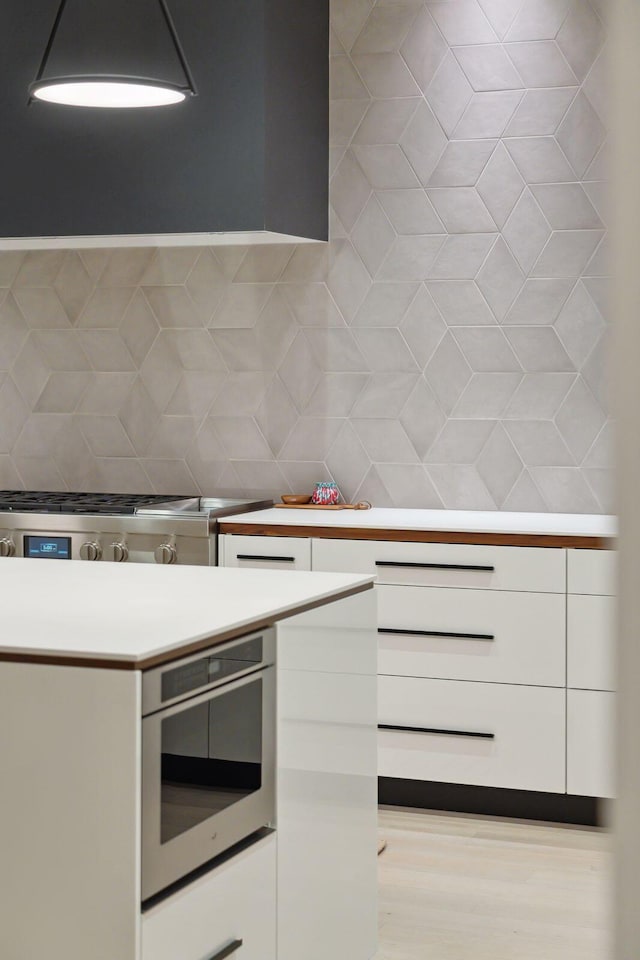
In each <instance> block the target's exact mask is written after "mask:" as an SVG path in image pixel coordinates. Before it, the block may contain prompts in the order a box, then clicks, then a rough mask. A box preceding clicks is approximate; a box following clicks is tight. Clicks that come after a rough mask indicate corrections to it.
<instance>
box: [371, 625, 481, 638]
mask: <svg viewBox="0 0 640 960" xmlns="http://www.w3.org/2000/svg"><path fill="white" fill-rule="evenodd" d="M378 633H383V634H388V635H389V636H392V637H444V638H445V639H447V638H449V637H450V638H451V639H453V640H495V636H494V635H493V634H492V633H454V632H453V631H452V630H396V629H395V628H392V627H378Z"/></svg>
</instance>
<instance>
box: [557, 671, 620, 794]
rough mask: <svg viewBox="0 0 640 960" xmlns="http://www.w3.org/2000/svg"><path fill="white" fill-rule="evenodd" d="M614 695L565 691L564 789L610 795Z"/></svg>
mask: <svg viewBox="0 0 640 960" xmlns="http://www.w3.org/2000/svg"><path fill="white" fill-rule="evenodd" d="M614 731H615V694H613V693H601V692H594V691H592V690H569V691H568V693H567V792H568V793H573V794H576V795H577V796H581V797H614V796H615V787H614V761H615V741H614Z"/></svg>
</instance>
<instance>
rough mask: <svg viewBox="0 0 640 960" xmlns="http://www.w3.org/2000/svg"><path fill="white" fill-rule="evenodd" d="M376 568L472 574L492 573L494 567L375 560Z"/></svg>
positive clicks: (469, 564)
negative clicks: (467, 571) (459, 571)
mask: <svg viewBox="0 0 640 960" xmlns="http://www.w3.org/2000/svg"><path fill="white" fill-rule="evenodd" d="M376 567H408V568H409V569H412V570H471V571H472V572H473V573H478V572H480V573H493V572H494V571H495V569H496V568H495V567H485V566H478V565H477V564H471V563H408V562H404V561H400V560H376Z"/></svg>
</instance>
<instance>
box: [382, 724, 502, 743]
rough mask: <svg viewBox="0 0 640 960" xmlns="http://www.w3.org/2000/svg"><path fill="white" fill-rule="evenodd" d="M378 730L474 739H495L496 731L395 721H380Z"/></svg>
mask: <svg viewBox="0 0 640 960" xmlns="http://www.w3.org/2000/svg"><path fill="white" fill-rule="evenodd" d="M378 730H400V731H401V732H403V733H437V734H440V735H441V736H443V737H469V738H470V739H472V740H495V738H496V735H495V733H477V732H476V731H475V730H440V729H439V728H438V727H400V726H397V724H393V723H379V724H378Z"/></svg>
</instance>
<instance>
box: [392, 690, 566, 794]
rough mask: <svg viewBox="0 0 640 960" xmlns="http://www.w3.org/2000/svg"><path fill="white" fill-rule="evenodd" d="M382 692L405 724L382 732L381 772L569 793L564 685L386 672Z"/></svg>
mask: <svg viewBox="0 0 640 960" xmlns="http://www.w3.org/2000/svg"><path fill="white" fill-rule="evenodd" d="M378 698H379V700H378V718H379V719H378V722H379V724H381V725H383V726H386V727H392V728H393V727H395V728H401V729H380V730H379V739H378V773H379V774H380V776H383V777H400V778H408V779H411V780H436V781H442V782H445V783H467V784H476V785H479V786H490V787H510V788H512V789H517V790H538V791H544V792H551V793H564V791H565V692H564V690H553V689H548V688H544V687H523V686H512V685H510V684H492V683H461V682H457V681H452V680H423V679H418V678H414V677H384V676H383V677H380V678H379V680H378ZM402 728H409V729H402Z"/></svg>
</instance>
